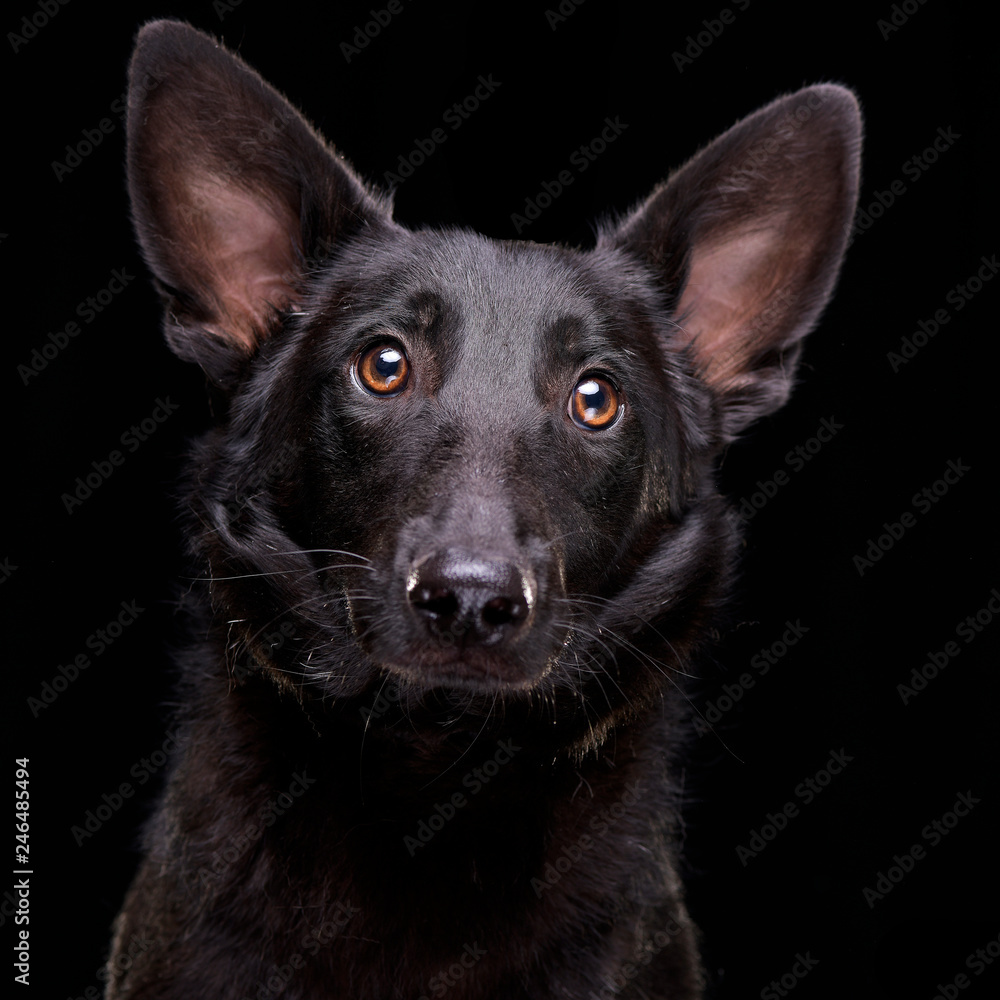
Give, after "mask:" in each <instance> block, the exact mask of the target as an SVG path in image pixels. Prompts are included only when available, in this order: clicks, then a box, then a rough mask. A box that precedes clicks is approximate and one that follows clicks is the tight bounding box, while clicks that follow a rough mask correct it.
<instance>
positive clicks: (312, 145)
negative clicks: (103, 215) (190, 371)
mask: <svg viewBox="0 0 1000 1000" xmlns="http://www.w3.org/2000/svg"><path fill="white" fill-rule="evenodd" d="M128 184H129V193H130V195H131V199H132V214H133V219H134V222H135V228H136V232H137V235H138V239H139V243H140V244H141V246H142V250H143V255H144V257H145V259H146V262H147V264H148V265H149V267H150V269H151V270H152V272H153V273H154V275H155V276H156V278H157V279H158V283H159V286H160V289H161V292H162V293H163V295H164V297H165V298H166V300H167V302H166V315H167V319H166V335H167V340H168V342H169V343H170V345H171V347H172V348H173V350H174V351H175V352H176V353H177V354H179V355H180V356H181V357H184V358H186V359H188V360H193V361H197V362H198V363H199V364H201V365H202V367H203V368H204V369H205V370H206V372H207V373H208V374H209V376H210V377H212V378H213V379H214V380H215V381H216V382H218V383H220V384H226V383H227V381H228V380H230V379H231V378H232V376H233V373H234V372H235V371H236V370H238V369H239V367H240V366H241V362H242V361H243V360H245V359H246V358H247V357H248V356H249V355H251V354H252V353H253V352H254V351H255V350H256V348H257V346H258V344H259V343H260V341H261V340H262V339H263V338H264V337H266V336H268V334H269V333H270V332H272V331H273V329H274V327H275V326H276V324H277V322H278V320H279V317H280V314H281V312H283V311H294V310H295V309H296V307H297V306H298V304H299V296H300V294H301V290H302V279H303V276H304V274H305V271H306V269H307V268H308V266H309V263H308V262H309V260H310V259H311V258H312V259H315V258H321V257H325V256H327V255H329V253H330V250H331V248H332V247H333V246H334V244H335V243H336V242H337V241H338V240H340V239H342V238H343V237H344V236H345V235H347V234H349V233H350V232H352V231H355V230H357V229H358V228H359V227H361V226H363V225H365V224H368V225H375V224H377V223H378V222H380V221H384V222H388V221H389V218H390V213H389V210H388V207H387V206H386V205H384V204H383V203H381V202H380V201H379V199H378V198H376V197H375V196H374V195H372V194H371V193H370V192H369V191H367V190H366V188H365V186H364V185H363V184H362V182H361V181H360V180H359V179H358V177H357V176H356V175H355V174H354V172H353V171H352V170H351V169H350V167H349V166H348V165H347V164H346V163H345V161H344V160H343V159H342V158H340V157H339V156H338V155H337V154H336V153H335V152H334V151H333V150H332V149H331V148H330V147H328V146H327V145H326V144H325V143H324V141H323V140H322V139H321V138H320V137H319V136H318V135H317V134H316V133H315V132H314V131H313V129H312V128H311V127H310V125H309V124H308V123H307V122H306V121H305V119H304V118H303V117H302V116H301V115H300V114H299V113H298V111H296V110H295V109H294V108H293V107H292V106H291V105H290V104H289V103H288V101H286V100H285V98H284V97H282V96H281V95H280V94H279V93H278V92H277V91H275V90H274V89H273V88H272V87H270V86H269V85H268V84H267V83H265V82H264V80H262V79H261V77H260V76H259V75H258V74H257V73H256V72H254V71H253V70H252V69H250V68H249V67H248V66H247V65H246V64H245V63H244V62H243V61H242V60H241V59H239V58H237V57H236V56H234V55H232V54H230V53H229V52H227V51H226V50H225V49H224V48H222V47H221V46H220V45H219V44H217V43H216V42H215V41H214V40H213V39H211V38H209V37H208V36H207V35H204V34H202V33H201V32H199V31H196V30H195V29H194V28H192V27H190V26H189V25H187V24H183V23H181V22H179V21H154V22H152V23H150V24H147V25H146V26H145V27H144V28H142V30H141V31H140V32H139V36H138V39H137V41H136V48H135V52H134V53H133V56H132V63H131V67H130V71H129V104H128Z"/></svg>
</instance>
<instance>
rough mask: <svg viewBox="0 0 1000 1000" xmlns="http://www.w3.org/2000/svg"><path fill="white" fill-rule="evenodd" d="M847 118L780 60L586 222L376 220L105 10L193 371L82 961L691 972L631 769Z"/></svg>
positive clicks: (445, 980) (131, 988)
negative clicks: (165, 558)
mask: <svg viewBox="0 0 1000 1000" xmlns="http://www.w3.org/2000/svg"><path fill="white" fill-rule="evenodd" d="M859 144H860V119H859V115H858V111H857V105H856V102H855V101H854V99H853V97H852V96H851V95H850V93H849V92H848V91H845V90H844V89H843V88H840V87H835V86H821V87H814V88H809V89H807V90H803V91H800V92H798V93H797V94H792V95H789V96H787V97H785V98H782V99H780V100H779V101H776V102H775V103H774V104H772V105H770V106H768V107H767V108H765V109H763V110H762V111H760V112H758V113H757V114H756V115H753V116H751V117H750V118H748V119H746V120H744V121H743V122H741V123H739V124H738V125H737V126H735V127H734V128H733V129H732V130H730V131H729V132H728V133H726V134H725V135H724V136H723V137H722V138H720V139H719V140H716V142H715V143H713V144H712V145H710V146H709V147H708V148H706V149H705V150H703V151H702V152H701V153H700V154H699V155H698V156H697V157H696V158H695V159H694V160H693V161H692V162H691V163H689V164H688V165H687V166H686V167H684V168H683V169H682V170H680V171H678V172H677V173H676V174H675V175H674V176H673V177H672V178H671V179H670V180H669V181H668V182H666V183H665V184H664V185H661V186H660V187H659V188H657V190H656V191H654V192H653V194H652V195H651V196H650V198H649V199H648V200H647V202H646V203H645V204H644V205H642V206H640V207H639V208H638V209H637V210H636V211H635V212H633V213H632V214H631V215H630V216H628V217H626V218H625V219H624V220H623V221H622V222H621V223H620V224H618V225H616V226H613V227H608V228H606V229H605V230H604V231H602V233H601V235H600V237H599V239H598V242H597V246H596V247H595V248H594V249H593V250H592V251H589V252H583V251H580V250H576V249H569V248H564V247H553V246H536V245H534V244H529V243H522V242H497V241H494V240H489V239H486V238H484V237H481V236H478V235H476V234H473V233H469V232H464V231H434V230H422V231H418V232H411V231H409V230H406V229H404V228H402V227H400V226H399V225H398V224H396V223H395V222H394V221H393V220H392V218H391V214H390V209H389V206H388V204H387V203H386V201H385V200H384V199H382V198H380V197H378V196H376V195H375V194H373V193H372V192H370V191H369V190H368V189H367V188H366V187H365V185H364V184H363V183H362V182H361V181H360V180H359V179H358V178H357V177H356V176H355V174H354V173H353V172H352V171H351V169H350V168H349V166H348V165H347V164H346V163H345V162H344V161H343V159H342V158H340V157H339V155H337V154H336V153H334V152H333V151H332V150H331V149H330V148H329V147H327V146H326V145H325V144H324V142H323V141H322V140H321V139H320V138H319V137H318V136H317V135H316V134H315V133H314V132H313V131H312V129H311V128H310V127H309V126H308V124H307V123H306V122H305V121H304V120H303V119H302V118H301V117H300V116H299V115H298V114H297V112H295V111H293V110H292V109H291V108H290V107H289V106H288V105H287V103H286V102H285V101H284V100H283V98H281V97H280V95H278V94H277V93H276V92H275V91H273V90H272V89H271V88H270V87H269V86H268V85H267V84H265V83H264V82H263V81H262V80H261V79H260V78H259V77H258V76H257V75H256V74H255V73H253V71H252V70H250V69H248V68H247V67H246V66H245V65H244V64H243V63H241V62H240V61H239V60H238V59H237V58H236V57H234V56H232V55H231V54H229V53H227V52H226V51H225V50H224V49H222V48H221V47H219V46H218V45H216V44H215V43H214V42H213V41H212V40H211V39H209V38H207V37H206V36H204V35H202V34H200V33H198V32H196V31H194V30H193V29H191V28H190V27H188V26H186V25H183V24H179V23H177V22H168V21H161V22H156V23H153V24H150V25H148V26H147V27H146V28H144V29H143V31H142V32H141V33H140V35H139V39H138V44H137V47H136V52H135V55H134V57H133V63H132V96H131V100H130V106H129V163H128V166H129V184H130V190H131V195H132V199H133V208H134V217H135V224H136V229H137V232H138V236H139V240H140V242H141V244H142V247H143V251H144V253H145V256H146V259H147V261H148V262H149V265H150V268H151V269H152V271H153V272H154V274H155V276H156V278H157V281H158V284H159V287H160V290H161V292H162V294H163V296H164V299H165V306H166V317H167V318H166V332H167V337H168V339H169V342H170V343H171V345H172V346H173V348H174V349H175V350H176V351H177V352H178V353H179V354H180V355H181V356H183V357H186V358H189V359H192V360H195V361H197V362H198V363H200V364H201V365H202V366H203V367H204V369H205V371H206V372H207V373H208V375H209V377H210V378H211V379H212V381H213V382H214V384H215V386H216V388H217V391H218V392H219V393H220V394H221V395H222V397H223V398H224V399H225V401H226V402H225V407H224V412H223V416H222V418H221V420H220V422H219V425H218V426H217V427H216V428H215V429H214V430H212V431H210V432H209V433H208V434H207V435H206V436H205V437H204V438H203V439H202V440H201V441H200V442H199V443H198V444H197V445H196V447H195V449H194V454H193V457H192V462H191V465H190V470H189V475H188V481H187V488H186V494H185V496H186V508H187V513H188V518H187V524H188V528H189V531H190V548H191V555H192V557H193V559H194V560H195V563H196V565H197V567H198V569H199V575H200V576H202V577H204V578H205V579H204V580H203V581H202V582H201V583H199V584H198V585H197V586H196V588H195V590H194V592H193V593H192V599H191V601H190V603H191V604H192V609H191V614H192V619H193V622H194V626H195V634H197V635H198V636H200V638H199V640H198V641H197V642H196V643H195V644H193V645H192V648H191V649H190V650H189V652H188V653H187V654H186V655H185V657H184V660H183V664H182V666H183V671H184V692H183V694H184V705H185V708H184V711H183V714H182V718H181V720H180V731H181V736H180V739H179V743H180V750H179V753H178V756H177V760H176V761H175V765H174V769H173V772H172V775H171V778H170V780H169V785H168V788H167V791H166V794H165V797H164V800H163V802H162V805H161V807H160V810H159V812H158V814H157V816H156V818H155V821H154V822H153V823H152V824H151V826H150V828H149V831H148V853H147V857H146V859H145V862H144V864H143V866H142V868H141V870H140V872H139V874H138V876H137V879H136V881H135V884H134V886H133V888H132V890H131V892H130V894H129V897H128V899H127V900H126V903H125V907H124V909H123V912H122V914H121V916H120V918H119V922H118V927H117V936H116V944H115V949H116V951H115V953H114V954H113V955H112V960H111V966H110V968H111V970H112V972H113V977H112V981H111V985H110V987H109V991H108V996H109V997H111V998H126V997H128V998H144V1000H153V998H177V1000H180V998H185V1000H189V998H190V997H208V996H211V997H220V998H221V997H232V998H243V997H251V998H257V997H267V998H270V997H274V996H278V995H280V996H282V997H285V998H306V997H308V998H318V997H331V998H334V997H335V998H345V997H355V998H371V1000H385V998H390V997H399V998H405V1000H410V998H418V997H424V996H441V995H444V992H447V994H448V996H449V997H453V998H455V1000H460V998H466V1000H471V998H493V1000H499V998H514V997H519V998H523V997H539V998H541V997H566V998H577V997H578V998H584V997H589V996H590V995H591V993H592V992H593V993H594V994H596V995H597V996H606V995H607V996H610V995H612V994H613V990H614V989H617V988H618V987H619V986H620V993H618V994H616V995H621V996H623V997H628V996H635V997H638V996H642V995H644V994H643V993H642V992H641V991H645V995H648V996H651V997H661V998H673V1000H677V998H694V997H697V996H699V995H700V993H701V989H702V974H701V971H700V966H699V961H698V955H697V945H696V934H695V931H694V928H693V927H692V925H691V922H690V920H689V918H688V916H687V913H686V911H685V908H684V904H683V900H682V889H681V885H680V882H679V879H678V876H677V873H676V863H675V858H674V846H673V844H674V841H675V832H676V823H677V815H678V803H677V801H676V793H675V791H674V785H673V784H672V782H671V779H670V771H671V761H672V759H673V757H674V756H675V753H676V750H677V747H678V743H679V740H680V739H681V737H682V735H683V732H684V722H683V712H682V711H681V710H680V704H681V703H682V701H683V699H681V698H679V697H678V696H677V694H676V690H677V688H678V685H679V684H680V682H681V679H682V676H681V675H683V674H684V673H685V672H687V671H688V670H689V669H690V665H691V664H692V662H693V660H694V658H695V657H696V654H697V652H698V650H699V648H700V647H701V646H702V644H703V643H704V642H705V641H706V640H707V639H708V638H709V637H710V635H711V632H712V628H713V625H714V624H715V623H716V622H717V621H718V611H719V608H720V607H721V606H722V604H723V602H724V600H725V597H726V593H727V590H728V587H729V583H730V575H731V568H732V566H733V557H734V549H735V545H736V531H735V526H734V519H733V517H732V516H731V515H730V513H729V512H728V510H727V507H726V505H725V503H724V501H723V500H722V499H721V498H720V497H719V495H718V494H717V491H716V487H715V463H716V461H717V459H718V456H719V454H720V452H721V450H722V448H723V447H724V446H725V445H726V444H727V443H728V442H729V441H731V440H732V438H733V436H734V435H736V434H737V433H738V432H739V431H740V430H741V429H742V428H743V427H745V426H746V425H747V424H748V423H749V422H751V421H752V420H753V419H755V418H756V417H758V416H760V415H761V414H763V413H766V412H770V411H772V410H773V409H775V408H776V407H777V406H779V405H780V404H781V403H782V402H783V401H784V399H785V398H786V396H787V394H788V391H789V388H790V381H791V378H792V375H793V372H794V364H795V359H796V356H797V354H798V350H799V346H800V344H801V339H802V337H803V336H804V335H805V333H806V332H808V329H809V328H810V327H811V326H812V325H813V323H814V322H815V320H816V318H817V316H818V314H819V312H820V310H821V308H822V306H823V304H824V303H825V301H826V299H827V297H828V296H829V294H830V291H831V289H832V286H833V283H834V281H835V278H836V274H837V270H838V268H839V262H840V258H841V255H842V253H843V249H844V244H845V241H846V233H847V230H848V228H849V222H850V219H851V217H852V214H853V208H854V200H855V196H856V190H857V171H858V149H859ZM379 345H387V346H388V347H390V348H391V349H392V350H394V351H396V352H397V355H400V356H403V357H405V360H406V363H407V365H408V371H409V374H408V380H407V381H406V382H405V385H404V386H403V388H402V391H400V392H398V393H397V394H387V395H373V394H371V392H369V391H366V389H365V384H364V378H365V376H364V371H365V369H364V363H365V362H364V359H365V357H366V352H367V351H368V350H369V349H371V348H374V347H378V346H379ZM393 357H395V356H393ZM394 363H396V362H394V361H392V360H391V359H390V360H387V361H385V360H384V364H385V365H386V366H388V368H391V367H392V364H394ZM396 370H397V371H399V370H401V369H399V368H397V369H396ZM595 379H599V380H602V381H600V382H599V383H594V384H597V385H599V386H600V387H601V388H602V390H603V391H604V399H605V400H611V403H609V406H611V410H610V411H609V412H614V405H613V404H614V401H615V399H617V400H618V403H619V404H620V405H619V409H618V415H617V418H616V419H613V420H609V421H608V423H607V426H605V427H603V428H599V429H591V428H589V427H587V426H580V425H579V424H578V423H577V422H574V420H573V419H572V417H571V414H570V412H569V403H570V401H571V400H572V399H573V398H575V394H576V392H577V389H578V387H580V386H584V388H583V389H580V392H582V393H584V396H586V393H587V392H594V391H595V390H594V385H589V386H588V385H587V384H586V383H588V381H589V382H591V383H593V382H594V380H595ZM584 396H581V397H580V398H581V399H582V398H584ZM588 398H591V397H588ZM592 398H594V399H598V398H599V394H598V395H597V396H593V397H592ZM136 942H141V943H142V946H141V947H139V946H138V945H137V944H136ZM126 956H128V961H124V960H123V959H125V958H126ZM125 967H127V971H123V968H125ZM615 984H617V985H615ZM602 991H604V992H602Z"/></svg>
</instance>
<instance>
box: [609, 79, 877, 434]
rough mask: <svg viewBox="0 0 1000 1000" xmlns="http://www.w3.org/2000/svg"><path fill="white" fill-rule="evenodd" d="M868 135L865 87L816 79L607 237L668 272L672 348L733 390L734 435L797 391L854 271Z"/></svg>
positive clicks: (695, 162)
mask: <svg viewBox="0 0 1000 1000" xmlns="http://www.w3.org/2000/svg"><path fill="white" fill-rule="evenodd" d="M860 147H861V115H860V112H859V109H858V104H857V101H856V100H855V98H854V95H853V94H852V93H851V92H850V91H849V90H847V89H845V88H844V87H839V86H835V85H820V86H815V87H808V88H806V89H804V90H800V91H798V92H797V93H794V94H790V95H788V96H786V97H783V98H780V99H778V100H777V101H774V102H773V103H772V104H769V105H767V106H766V107H764V108H762V109H761V110H760V111H758V112H756V113H755V114H753V115H750V116H749V117H748V118H745V119H744V120H743V121H741V122H739V123H738V124H736V125H734V126H733V127H732V128H731V129H730V130H729V131H728V132H726V133H724V134H723V135H722V136H720V137H719V138H718V139H716V140H715V141H714V142H712V143H711V144H709V145H708V146H707V147H706V148H704V149H703V150H702V151H701V152H700V153H698V154H697V155H696V156H695V157H694V158H693V159H692V160H691V161H690V162H688V163H687V164H686V165H685V166H683V167H681V169H680V170H678V171H676V173H674V174H673V175H672V176H671V177H669V178H668V180H667V181H666V182H665V183H663V184H661V185H659V186H658V187H657V188H656V189H655V190H654V191H653V193H652V194H651V195H650V197H649V198H648V199H647V200H646V201H645V203H644V204H642V205H641V206H640V207H639V208H638V209H637V210H636V211H635V212H633V213H632V215H631V216H629V217H628V218H626V219H625V220H624V222H623V223H622V224H621V225H620V226H618V228H617V229H616V230H615V231H613V232H612V233H610V234H608V236H606V237H604V239H605V241H610V243H611V245H613V246H618V247H622V248H625V249H627V250H629V251H631V252H633V253H638V254H639V255H640V256H641V257H642V258H643V259H644V260H645V262H646V263H647V264H648V265H650V266H651V267H652V268H653V269H654V270H655V271H656V273H657V275H658V276H659V277H660V278H661V279H662V280H663V281H664V282H665V284H666V287H667V290H668V292H669V293H670V294H671V297H672V299H673V301H674V302H675V304H676V305H675V310H674V319H675V321H676V328H675V330H674V333H673V336H672V340H671V343H670V345H669V346H670V347H673V348H675V349H676V348H680V349H686V350H688V351H689V352H690V354H691V356H692V359H693V362H694V364H695V367H696V369H697V370H698V371H699V374H701V376H702V377H703V378H704V379H705V381H707V382H708V384H709V385H710V386H712V388H713V389H715V391H716V392H717V393H718V394H719V395H720V397H721V399H722V403H723V405H722V407H721V412H722V420H723V427H722V432H723V434H724V436H725V437H726V438H727V439H730V438H732V437H733V436H735V434H737V433H738V432H739V431H740V430H741V429H743V428H744V427H745V426H747V425H748V424H749V423H751V422H752V421H753V420H755V419H756V418H757V417H759V416H762V415H764V414H765V413H769V412H771V411H773V410H776V409H778V407H780V406H781V405H782V404H783V403H784V402H785V401H786V399H787V398H788V395H789V392H790V391H791V380H792V377H793V375H794V372H795V366H796V362H797V358H798V354H799V349H800V347H801V343H802V338H803V337H804V336H805V335H806V334H807V333H808V332H809V330H810V329H811V328H812V326H813V325H814V324H815V322H816V320H817V319H818V317H819V314H820V311H821V310H822V308H823V306H824V305H825V303H826V301H827V299H828V298H829V296H830V293H831V291H832V289H833V286H834V283H835V281H836V278H837V273H838V271H839V269H840V262H841V258H842V256H843V253H844V250H845V248H846V244H847V237H848V232H849V230H850V226H851V220H852V218H853V215H854V210H855V204H856V201H857V191H858V172H859V160H860Z"/></svg>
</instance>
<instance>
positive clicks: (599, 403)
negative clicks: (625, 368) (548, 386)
mask: <svg viewBox="0 0 1000 1000" xmlns="http://www.w3.org/2000/svg"><path fill="white" fill-rule="evenodd" d="M621 410H622V397H621V394H620V393H619V392H618V390H617V389H616V388H615V387H614V386H613V385H612V384H611V383H610V382H609V381H608V379H606V378H604V377H603V376H602V375H594V374H591V375H585V376H584V377H583V378H582V379H580V381H579V382H577V383H576V388H575V389H574V390H573V395H572V396H570V399H569V415H570V419H571V420H572V421H573V423H574V424H576V425H577V427H583V428H585V429H587V430H591V431H601V430H604V429H605V428H607V427H610V426H611V425H612V424H613V423H614V422H615V420H616V419H617V418H618V414H619V413H621Z"/></svg>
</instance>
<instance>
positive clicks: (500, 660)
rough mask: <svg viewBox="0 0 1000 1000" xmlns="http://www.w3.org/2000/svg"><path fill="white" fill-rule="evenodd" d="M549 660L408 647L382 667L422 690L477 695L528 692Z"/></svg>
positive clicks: (467, 650)
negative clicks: (536, 661)
mask: <svg viewBox="0 0 1000 1000" xmlns="http://www.w3.org/2000/svg"><path fill="white" fill-rule="evenodd" d="M549 662H550V661H547V662H543V663H541V664H526V663H523V662H521V661H519V660H518V659H517V658H515V657H512V656H510V655H506V656H505V655H503V654H502V653H500V652H493V651H491V650H488V649H447V650H428V649H426V648H423V649H419V650H411V651H410V654H409V655H408V656H404V657H399V658H393V659H391V660H389V661H388V662H385V663H384V669H385V670H386V671H387V672H388V673H390V674H393V675H395V676H397V677H399V678H400V679H401V680H403V681H405V682H406V683H407V684H410V685H413V686H415V687H417V688H421V689H432V688H445V689H450V690H458V691H471V692H475V693H477V694H494V693H496V694H499V693H501V692H516V691H530V690H531V689H532V688H535V687H537V685H538V684H539V682H540V681H541V680H542V678H543V677H544V676H545V675H546V674H547V673H548V671H549Z"/></svg>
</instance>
